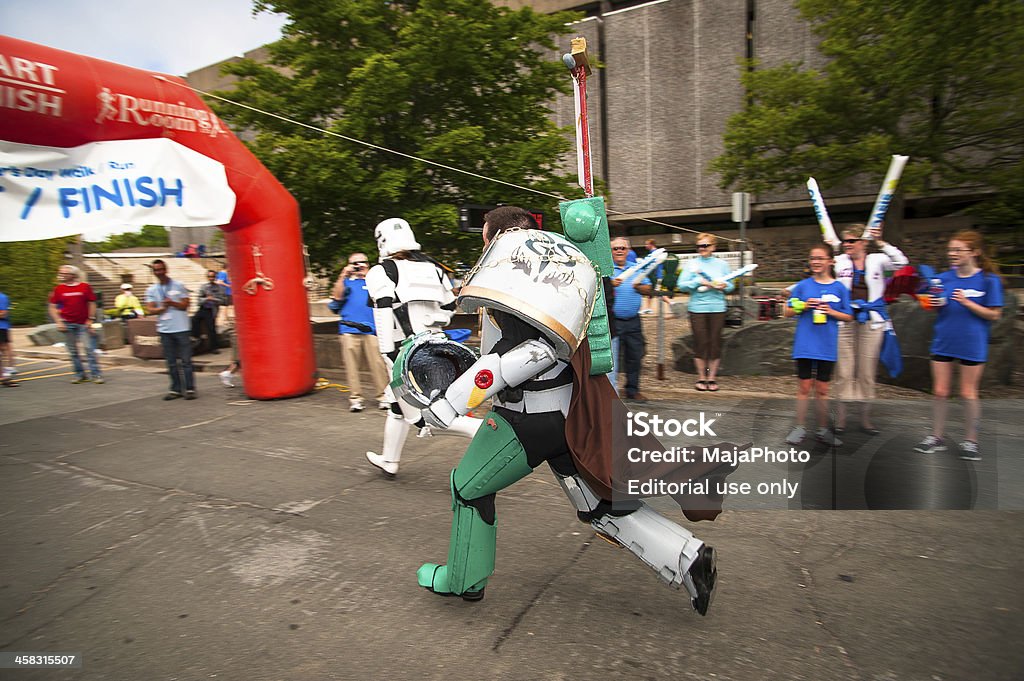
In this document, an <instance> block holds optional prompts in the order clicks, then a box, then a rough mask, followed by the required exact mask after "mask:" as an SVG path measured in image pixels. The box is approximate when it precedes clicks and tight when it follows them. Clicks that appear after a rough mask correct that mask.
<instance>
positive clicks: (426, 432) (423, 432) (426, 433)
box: [416, 426, 434, 437]
mask: <svg viewBox="0 0 1024 681" xmlns="http://www.w3.org/2000/svg"><path fill="white" fill-rule="evenodd" d="M433 436H434V431H432V430H431V429H430V426H423V427H422V428H420V432H418V433H416V437H433Z"/></svg>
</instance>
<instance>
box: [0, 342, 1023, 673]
mask: <svg viewBox="0 0 1024 681" xmlns="http://www.w3.org/2000/svg"><path fill="white" fill-rule="evenodd" d="M19 372H20V373H19V375H18V376H19V378H20V379H21V380H22V383H21V385H20V387H18V388H0V466H2V475H0V652H37V653H38V652H42V653H57V652H73V653H80V654H81V655H82V666H81V668H78V669H17V670H14V669H0V679H18V680H21V679H25V680H28V679H124V680H131V679H208V678H217V679H240V680H243V679H244V680H263V679H268V680H269V679H385V678H386V679H441V678H466V679H570V678H571V679H581V678H584V679H585V678H600V679H609V678H611V679H615V678H628V679H670V678H671V679H680V678H683V679H687V678H690V679H717V680H726V679H737V680H739V679H743V680H747V679H750V680H761V679H814V680H820V679H838V680H843V679H851V680H886V681H888V680H894V679H912V680H917V679H921V680H925V681H944V680H948V679H964V680H968V679H970V680H980V679H1020V678H1022V673H1024V672H1022V670H1024V651H1022V647H1021V646H1020V641H1021V639H1022V633H1024V613H1022V608H1024V599H1022V593H1024V589H1022V587H1021V577H1022V569H1021V561H1020V559H1021V556H1022V555H1024V516H1022V514H1021V513H1020V512H1018V511H1016V509H1021V508H1024V503H1022V501H1021V494H1022V490H1024V486H1022V485H1020V482H1021V479H1020V478H1021V464H1020V462H1019V458H1020V446H1019V443H1020V441H1021V439H1022V435H1024V419H1021V418H1020V417H1021V415H1022V413H1024V411H1022V410H1021V404H1020V402H1019V401H1011V400H1005V401H998V400H992V401H988V402H986V404H985V415H984V421H985V424H986V425H985V429H984V434H983V437H982V451H983V453H984V454H985V459H984V460H983V461H982V462H980V463H978V464H969V463H966V462H961V461H960V460H959V459H957V458H956V456H955V453H954V452H947V453H943V454H937V455H930V456H929V455H921V454H917V453H914V452H913V451H912V446H913V444H914V442H916V441H917V440H918V439H920V435H921V434H922V432H921V429H922V427H926V424H927V418H928V412H927V402H926V401H921V402H919V403H906V404H903V403H900V404H893V405H886V407H885V408H884V409H881V410H879V411H878V412H876V413H877V414H878V418H877V421H878V422H879V423H878V424H876V425H879V427H881V428H883V434H882V435H881V436H878V437H874V438H872V437H870V436H867V435H864V434H859V433H851V434H850V435H849V436H848V438H847V439H848V441H847V443H845V444H844V446H843V447H841V448H836V449H833V448H827V447H824V446H822V445H811V444H808V445H806V447H804V449H806V450H807V452H808V455H809V456H810V457H811V459H810V463H807V464H802V465H800V466H792V465H789V464H768V463H755V464H750V465H741V467H740V469H739V470H738V471H737V472H736V473H735V474H734V475H733V476H732V477H731V478H730V479H731V480H732V479H735V480H745V481H749V482H751V483H753V484H755V485H756V484H757V482H759V481H774V480H776V479H781V478H786V479H788V480H796V481H798V482H799V483H800V492H799V494H797V495H795V496H794V497H793V498H784V497H779V496H772V495H751V496H748V497H744V498H738V497H737V498H730V500H728V501H727V509H728V510H727V511H726V512H725V513H723V515H722V516H721V517H720V518H719V519H718V520H716V521H715V522H714V523H706V522H705V523H697V524H688V525H687V526H688V527H689V528H690V529H692V530H693V531H694V532H695V533H697V534H698V535H699V536H700V537H702V538H703V539H704V540H705V541H707V542H708V543H710V544H713V545H714V546H715V547H716V549H717V550H718V552H719V575H720V579H719V588H718V594H717V599H716V601H715V603H714V604H713V606H712V609H711V611H710V612H709V614H708V616H707V617H703V618H702V617H700V616H698V615H696V614H694V613H693V612H692V611H691V610H690V608H689V605H688V603H687V599H686V598H685V595H684V594H683V593H682V592H677V591H673V590H671V589H669V588H667V587H665V586H664V585H662V584H661V583H660V582H659V581H658V579H657V578H656V576H655V575H654V574H652V573H651V572H650V571H649V570H648V569H647V568H645V567H644V566H643V565H642V564H641V563H640V562H639V561H638V560H636V559H635V558H634V557H633V556H632V555H631V554H629V553H627V552H626V551H623V550H621V549H618V548H615V547H613V546H612V545H610V544H608V543H607V542H605V541H604V540H602V539H600V538H599V537H596V536H595V534H594V533H593V531H591V530H590V528H589V526H587V525H583V524H581V523H579V522H578V521H577V520H576V519H575V516H574V513H573V512H572V509H571V508H570V507H569V504H568V503H567V501H566V499H565V497H564V495H563V494H562V492H561V491H560V489H559V487H558V486H557V484H556V483H555V482H554V480H553V478H552V475H551V474H550V473H549V472H548V471H546V470H544V469H539V470H537V471H536V472H534V474H533V475H531V476H529V477H528V478H526V479H524V480H522V481H521V482H519V483H517V484H516V485H514V486H512V487H511V488H509V489H508V490H506V491H504V492H503V493H502V494H500V495H499V498H498V518H499V520H498V522H499V527H500V532H499V539H498V557H497V569H496V571H495V574H494V576H493V578H492V580H491V583H490V585H489V586H488V588H487V593H486V597H485V599H484V600H483V601H481V602H479V603H475V604H473V603H466V602H464V601H462V600H461V599H455V598H441V597H438V596H436V595H433V594H430V593H428V592H426V591H424V590H422V589H420V588H419V587H418V586H417V585H416V579H415V572H416V568H417V567H418V566H419V565H420V564H421V563H422V562H424V561H434V562H443V561H444V558H445V553H446V549H447V544H448V534H449V522H450V518H451V511H450V499H449V491H448V472H449V470H450V469H451V468H452V467H453V466H454V465H455V463H456V462H457V461H458V459H459V457H460V455H461V453H462V451H463V449H464V447H465V443H466V440H463V439H460V438H457V437H454V436H449V435H437V436H434V437H432V438H424V439H415V438H413V437H411V436H410V439H409V441H408V443H407V446H406V455H405V458H404V460H403V464H402V469H401V471H400V473H399V477H398V478H397V479H395V480H387V479H385V478H383V477H382V476H380V475H379V474H378V473H377V472H376V470H375V469H372V468H371V467H370V466H369V465H368V464H367V463H366V462H365V459H364V458H363V452H364V451H365V450H366V449H369V448H376V447H378V446H379V443H380V438H381V432H382V426H383V419H384V415H383V414H382V413H380V412H369V411H367V412H362V413H359V414H355V413H350V412H349V411H347V400H346V399H345V395H344V394H343V393H342V392H341V391H339V390H337V389H335V388H333V387H328V388H326V389H323V390H318V391H315V392H314V393H312V394H310V395H308V396H305V397H302V398H296V399H290V400H281V401H273V402H257V401H251V400H248V399H246V397H245V395H244V393H243V391H242V390H241V389H239V388H224V387H223V386H221V385H220V383H219V381H218V379H217V377H216V375H215V374H213V373H209V372H204V373H200V374H199V375H198V377H197V378H198V389H199V394H200V399H198V400H195V401H191V402H186V401H184V400H174V401H171V402H165V401H163V400H162V399H161V397H162V395H163V393H164V391H165V390H166V381H167V379H166V376H165V375H163V374H161V373H160V367H159V363H149V364H142V365H135V366H109V367H107V369H106V378H107V381H108V382H107V383H106V384H105V385H95V384H82V385H70V384H69V380H70V378H71V376H70V375H69V372H68V368H67V363H66V362H65V361H63V360H61V359H58V358H56V357H54V358H46V357H39V356H37V357H29V356H27V355H25V356H20V355H19ZM30 372H32V373H30ZM29 379H32V380H29ZM631 406H632V407H633V408H634V410H635V411H637V412H638V411H640V410H641V409H643V410H646V411H648V412H649V413H651V414H654V413H658V414H661V415H662V416H664V417H666V418H668V417H675V418H679V419H682V418H684V417H687V418H688V417H689V416H692V415H693V414H694V413H695V412H698V411H705V412H706V413H707V414H708V415H715V414H717V415H718V416H714V418H716V419H717V421H716V427H717V429H718V432H717V436H719V437H722V438H724V439H727V440H729V441H732V442H736V443H744V442H750V443H753V444H754V445H759V446H763V447H774V446H778V447H779V448H782V446H783V445H782V442H781V439H782V438H783V437H784V436H785V432H786V431H787V430H788V426H789V419H790V417H789V414H790V413H791V409H792V403H791V402H790V401H787V400H781V399H780V400H771V399H760V400H759V399H756V398H748V397H744V396H741V395H736V396H729V395H715V396H713V397H712V396H700V397H697V398H693V399H692V400H686V401H658V400H655V401H652V402H650V403H647V404H644V405H636V404H635V405H631ZM957 412H958V409H957V407H955V406H954V408H953V409H952V410H951V415H952V416H953V417H954V418H953V419H952V423H953V425H952V430H956V429H957V428H958V425H957V424H956V418H957V417H956V414H957ZM674 442H675V441H674V440H673V438H666V444H670V443H674ZM964 479H966V480H967V481H968V482H969V483H970V484H969V485H968V486H967V487H966V491H965V489H964V486H963V484H962V481H963V480H964ZM879 481H881V482H879ZM893 481H895V483H893ZM958 481H959V482H958ZM876 483H877V484H876ZM879 485H880V486H881V488H882V491H881V492H879V491H878V486H879ZM655 504H656V505H657V506H658V507H659V508H662V509H664V510H665V512H666V514H667V515H669V517H671V518H672V519H674V520H676V521H679V522H685V521H683V520H682V518H681V515H680V514H679V513H678V510H675V511H673V510H672V509H671V505H670V504H666V503H664V501H663V500H658V501H656V502H655ZM832 506H837V507H839V508H847V509H857V508H916V509H919V510H913V511H911V510H902V511H889V510H839V511H833V510H819V509H829V508H831V507H832ZM944 508H973V509H975V510H960V511H956V510H936V509H944ZM985 509H988V510H985Z"/></svg>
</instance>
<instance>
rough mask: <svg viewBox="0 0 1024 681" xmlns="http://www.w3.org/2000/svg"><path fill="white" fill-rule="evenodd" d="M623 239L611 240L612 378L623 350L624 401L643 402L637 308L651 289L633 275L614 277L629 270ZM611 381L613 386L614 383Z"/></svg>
mask: <svg viewBox="0 0 1024 681" xmlns="http://www.w3.org/2000/svg"><path fill="white" fill-rule="evenodd" d="M632 250H633V249H632V248H630V246H629V240H628V239H626V238H625V237H617V238H615V239H612V264H613V265H614V273H613V274H612V279H611V282H612V285H613V286H615V304H614V307H613V308H612V309H613V312H614V314H615V325H614V328H615V334H616V335H615V338H613V339H612V376H613V377H615V378H617V377H618V374H619V351H620V349H621V351H622V368H623V370H624V371H625V372H626V399H628V400H646V399H647V398H646V397H644V395H643V394H642V393H641V392H640V366H641V363H642V361H643V357H644V352H645V351H646V347H647V342H646V341H645V340H644V330H643V327H642V326H641V324H640V306H641V305H642V304H643V300H644V296H649V295H650V294H651V291H652V290H653V287H652V286H651V283H650V281H649V280H645V279H644V278H643V276H642V275H639V274H637V275H634V276H633V277H631V278H630V279H629V281H623V282H620V281H618V280H617V279H616V277H617V276H618V275H620V274H622V273H623V272H624V271H625V270H627V269H628V268H629V263H628V262H627V260H628V256H629V254H630V253H631V252H632ZM615 378H613V379H612V385H616V384H615Z"/></svg>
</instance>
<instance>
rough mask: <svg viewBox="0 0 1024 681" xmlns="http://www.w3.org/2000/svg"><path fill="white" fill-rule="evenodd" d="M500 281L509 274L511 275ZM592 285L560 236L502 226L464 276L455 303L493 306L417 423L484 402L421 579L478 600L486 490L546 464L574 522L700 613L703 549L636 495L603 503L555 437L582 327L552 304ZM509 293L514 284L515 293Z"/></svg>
mask: <svg viewBox="0 0 1024 681" xmlns="http://www.w3.org/2000/svg"><path fill="white" fill-rule="evenodd" d="M485 271H489V272H488V273H487V274H486V275H485V276H483V277H477V275H478V274H479V273H480V272H485ZM508 277H518V278H519V279H520V281H518V282H511V283H510V282H508V281H507V279H508ZM545 282H546V284H547V286H548V289H549V290H548V291H547V296H544V297H542V296H540V295H539V292H540V291H541V290H542V289H540V288H539V286H538V285H539V284H543V283H545ZM598 282H599V277H598V276H597V273H596V272H595V270H594V268H593V266H592V265H591V264H590V262H589V260H587V258H586V256H584V255H583V254H582V253H581V252H580V251H579V249H577V248H575V247H574V246H573V245H572V243H571V242H569V241H568V240H566V239H565V238H563V237H561V236H560V235H557V234H550V233H545V232H538V231H535V230H511V231H508V232H504V233H502V234H501V235H500V236H499V237H498V238H496V239H495V240H494V241H492V242H491V244H490V246H489V247H488V249H487V250H486V251H485V252H484V254H483V256H481V259H480V261H479V262H478V264H477V266H476V267H475V268H474V271H473V272H472V273H471V274H470V277H469V278H467V281H466V284H465V286H464V288H463V296H464V298H463V300H462V303H463V305H464V306H465V307H470V308H472V307H474V306H480V305H483V304H487V303H492V304H487V308H488V310H487V311H488V315H487V316H489V317H490V319H492V320H493V323H494V326H493V327H491V326H490V325H489V324H487V323H485V324H484V325H483V333H482V336H483V338H482V341H483V342H482V352H483V355H482V356H481V357H480V359H479V360H477V362H476V363H475V364H473V366H471V367H470V368H469V369H468V370H467V371H465V372H464V373H463V374H462V375H460V376H459V377H458V378H456V379H455V380H454V381H453V382H452V383H451V385H450V386H448V387H447V389H446V390H445V392H444V394H443V395H442V396H441V397H439V398H438V399H436V400H435V401H434V402H432V403H431V405H430V406H429V407H428V408H427V409H425V410H424V411H423V415H424V419H425V420H426V422H427V423H431V424H434V425H437V426H440V427H444V426H445V425H446V424H447V423H450V422H452V421H453V420H454V419H455V418H456V417H458V416H459V415H461V414H465V413H467V412H468V410H470V409H472V408H474V407H475V406H477V405H479V404H480V403H481V402H483V401H484V400H486V399H492V400H493V405H494V406H493V409H492V411H491V412H489V413H488V414H487V415H486V416H485V417H484V419H483V424H482V425H481V426H480V428H479V430H478V431H477V433H476V435H475V436H474V438H473V440H472V442H471V443H470V445H469V448H468V450H467V451H466V453H465V455H464V456H463V457H462V459H461V461H460V462H459V464H458V465H457V466H456V468H455V469H454V470H453V471H452V474H451V479H450V484H451V500H452V511H453V519H452V529H451V537H450V543H449V549H448V561H447V563H446V564H444V565H439V564H435V563H426V564H424V565H423V566H422V567H420V569H419V571H418V573H417V579H418V582H419V584H420V585H421V586H423V587H425V588H427V589H429V590H431V591H433V592H435V593H439V594H444V595H459V596H461V597H462V598H464V599H466V600H478V599H480V598H482V597H483V593H484V587H485V586H486V585H487V581H488V578H489V577H490V576H491V574H492V572H493V571H494V564H495V550H496V538H497V515H496V511H495V505H494V499H495V495H496V493H497V492H498V491H500V490H502V489H504V488H506V487H508V486H509V485H512V484H513V483H515V482H516V481H518V480H520V479H521V478H523V477H525V476H526V475H528V474H529V473H530V472H531V471H532V470H533V469H534V468H536V467H537V466H539V465H540V464H541V463H544V462H548V463H549V465H550V466H551V468H552V470H553V471H554V472H555V474H556V477H557V478H558V480H559V482H560V484H561V485H562V488H563V490H564V491H565V493H566V495H567V496H568V497H569V499H570V500H571V501H572V502H573V504H574V506H575V507H576V509H577V512H578V515H579V517H580V518H581V519H582V520H584V521H586V522H589V523H590V524H591V525H592V526H593V527H594V529H595V530H597V531H598V532H600V533H601V534H602V535H604V536H606V537H608V538H610V539H612V540H613V541H615V542H616V543H618V544H619V545H621V546H623V547H625V548H627V549H628V550H630V551H631V552H633V553H634V554H635V555H637V556H638V557H639V558H641V560H643V561H644V562H645V563H646V564H648V565H649V566H650V567H651V568H652V569H654V570H655V571H656V573H657V574H658V575H659V576H660V577H661V578H662V579H663V580H664V581H665V582H666V583H668V584H669V585H671V586H673V587H675V588H683V587H685V588H686V590H687V592H688V594H689V596H690V599H691V602H692V604H693V606H694V608H695V609H696V610H698V612H700V613H701V614H704V613H705V612H706V611H707V607H708V605H709V603H710V600H711V597H712V594H713V590H714V582H715V559H714V553H713V550H712V549H711V548H710V547H707V546H705V545H704V544H703V542H701V541H700V540H699V539H697V538H696V537H694V536H693V535H692V534H690V533H689V532H688V531H686V530H685V529H683V528H682V527H679V526H678V525H676V524H675V523H673V522H671V521H670V520H668V519H667V518H664V517H663V516H661V515H660V514H658V513H657V512H656V511H654V510H653V509H652V508H650V507H649V506H647V505H646V504H645V503H644V502H642V501H635V502H633V504H632V506H630V507H629V508H626V509H619V508H616V509H615V510H612V507H611V504H610V503H609V502H608V501H607V500H603V499H600V498H599V497H598V496H597V495H595V494H594V493H593V492H592V491H591V489H590V487H589V486H588V485H587V483H586V482H585V481H584V480H583V478H581V477H580V475H579V474H578V473H577V470H576V467H575V465H574V463H573V459H572V457H571V454H570V451H569V445H568V444H567V442H566V434H565V424H566V414H567V413H568V410H569V404H570V400H571V398H572V391H573V374H574V369H573V367H572V366H571V365H570V363H569V359H570V358H571V356H572V353H573V352H575V351H576V349H577V347H579V344H580V343H581V342H582V340H583V338H584V337H585V335H586V330H587V322H588V321H589V317H590V310H589V309H586V308H584V310H583V311H582V314H580V310H579V308H578V307H577V308H576V309H575V310H572V309H569V306H568V305H565V306H564V308H565V309H563V308H561V307H559V305H560V302H559V301H560V300H561V301H563V302H565V301H574V300H575V301H576V305H577V306H578V305H579V303H580V302H581V301H582V302H583V304H585V305H588V306H590V307H592V306H593V301H594V298H595V294H596V290H597V288H598ZM499 285H500V287H501V288H500V290H498V289H497V286H499ZM492 286H493V287H494V288H492ZM516 291H522V292H523V297H522V298H521V299H519V300H516V298H517V297H518V296H515V292H516ZM559 296H560V298H559ZM488 298H493V299H492V300H488ZM540 320H550V321H551V324H550V325H548V326H544V325H542V323H541V321H540ZM494 328H496V329H497V330H498V331H500V338H499V339H497V340H494V339H493V338H488V335H490V334H489V332H488V329H490V330H491V331H493V330H494ZM589 380H606V379H605V378H604V377H603V376H601V377H594V378H591V379H589Z"/></svg>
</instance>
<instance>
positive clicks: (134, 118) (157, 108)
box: [96, 87, 225, 137]
mask: <svg viewBox="0 0 1024 681" xmlns="http://www.w3.org/2000/svg"><path fill="white" fill-rule="evenodd" d="M96 100H97V107H98V113H97V114H96V122H97V123H106V122H107V121H117V122H119V123H135V124H136V125H144V126H153V127H156V128H167V129H168V130H181V131H183V132H198V133H202V134H204V135H209V136H210V137H216V136H217V135H220V134H224V133H225V130H224V128H222V127H221V125H220V119H218V118H217V117H216V116H214V115H213V114H212V113H210V112H209V111H207V110H206V109H196V108H194V107H191V106H188V105H187V104H185V102H180V101H179V102H176V103H172V102H161V101H159V100H154V99H145V98H143V97H135V96H133V95H126V94H124V93H121V92H116V93H115V92H111V91H110V88H107V87H105V88H103V89H102V90H100V91H99V93H97V95H96Z"/></svg>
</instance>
